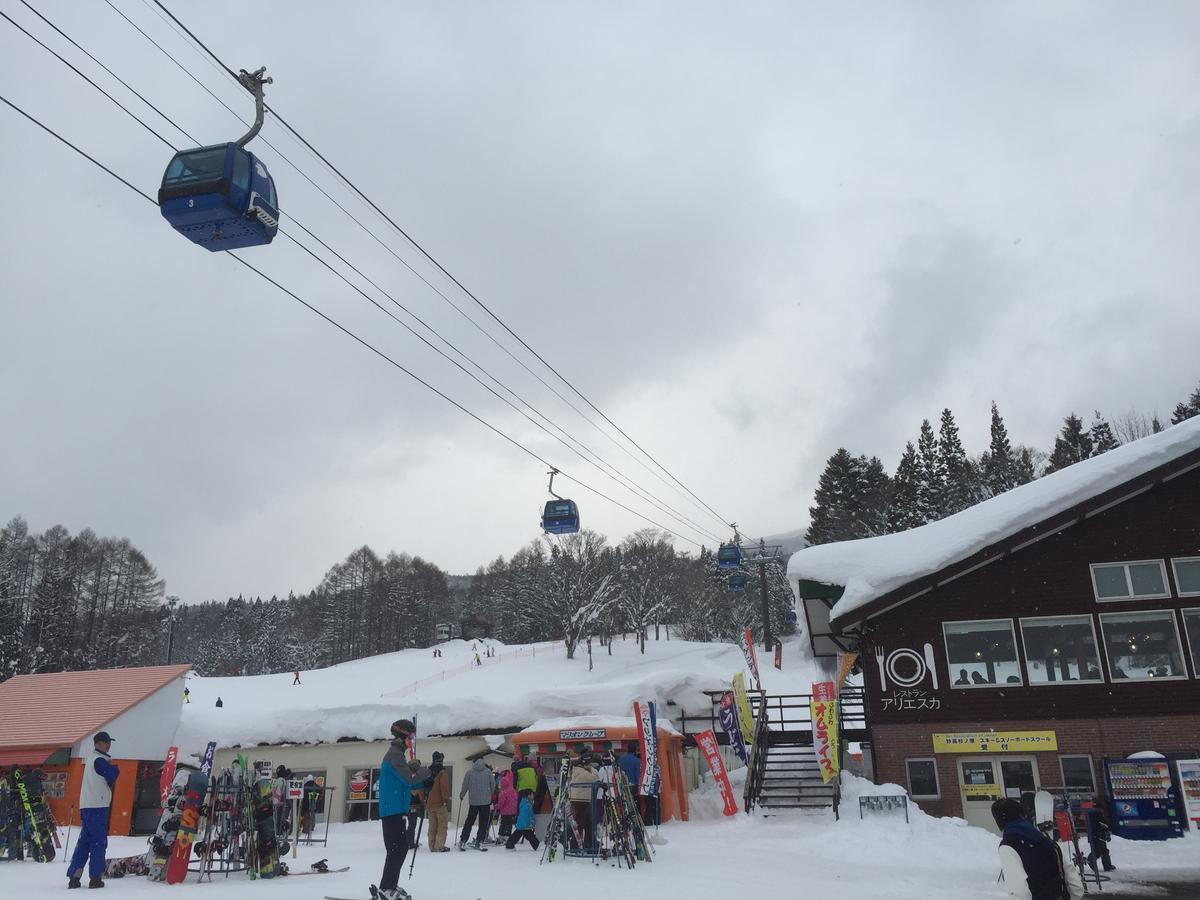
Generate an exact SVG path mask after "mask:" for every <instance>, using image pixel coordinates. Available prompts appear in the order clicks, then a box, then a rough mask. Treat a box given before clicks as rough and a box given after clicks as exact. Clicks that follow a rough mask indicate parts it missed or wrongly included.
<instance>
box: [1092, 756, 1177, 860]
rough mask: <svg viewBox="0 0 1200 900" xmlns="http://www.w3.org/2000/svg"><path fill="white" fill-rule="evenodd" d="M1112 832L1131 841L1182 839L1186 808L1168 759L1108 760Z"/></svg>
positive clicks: (1105, 765) (1105, 772)
mask: <svg viewBox="0 0 1200 900" xmlns="http://www.w3.org/2000/svg"><path fill="white" fill-rule="evenodd" d="M1104 774H1105V777H1106V779H1107V781H1108V796H1109V798H1110V799H1111V800H1112V810H1113V829H1112V830H1113V833H1114V834H1116V835H1118V836H1120V837H1123V838H1129V839H1130V840H1138V841H1161V840H1166V839H1167V838H1172V837H1183V809H1182V807H1181V805H1180V802H1179V801H1180V798H1179V796H1178V795H1177V793H1176V791H1175V785H1174V784H1173V783H1172V782H1171V767H1170V764H1169V763H1168V762H1167V760H1166V759H1162V758H1159V759H1106V760H1105V761H1104Z"/></svg>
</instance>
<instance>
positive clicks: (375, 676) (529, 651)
mask: <svg viewBox="0 0 1200 900" xmlns="http://www.w3.org/2000/svg"><path fill="white" fill-rule="evenodd" d="M475 643H478V647H479V649H478V652H479V655H480V657H481V662H482V665H481V666H474V665H472V663H473V661H474V658H475V654H476V650H475V649H473V645H474V644H475ZM485 644H487V645H491V646H492V647H493V648H494V649H495V655H494V656H490V657H489V656H487V655H485V653H484V646H485ZM438 646H439V647H440V648H441V650H442V656H440V657H435V656H433V648H423V649H419V650H402V651H400V652H398V653H385V654H383V655H380V656H373V657H369V658H366V659H359V660H354V661H353V662H346V663H341V664H340V665H336V666H331V667H329V668H326V669H316V670H313V671H309V672H301V673H300V679H301V683H300V684H299V685H296V686H292V674H291V673H290V672H287V673H283V674H279V675H256V676H243V677H227V678H203V677H200V676H192V677H191V678H190V679H189V686H190V688H191V703H190V704H188V705H185V706H184V707H183V718H182V721H181V723H180V728H179V734H178V736H177V738H176V743H177V744H178V745H179V748H180V752H181V753H183V754H186V753H193V752H197V751H198V750H202V749H203V747H204V745H205V743H207V742H208V741H210V740H215V741H217V743H218V745H219V746H221V747H231V746H234V745H240V746H243V747H249V746H254V745H256V744H259V743H270V744H275V743H284V742H288V743H318V742H332V741H337V740H338V739H339V738H357V739H359V740H383V739H385V738H386V737H387V736H388V728H389V726H390V725H391V723H392V722H394V721H395V720H396V719H399V718H415V719H416V721H417V735H418V737H426V736H429V735H451V734H461V733H464V732H473V733H484V734H486V733H500V732H504V733H513V732H516V731H520V730H522V729H524V728H526V727H528V726H529V725H531V724H533V723H534V722H537V721H539V720H546V719H559V718H565V717H572V716H589V717H593V719H594V720H599V718H600V717H619V718H622V719H624V718H626V717H629V716H632V714H633V701H634V700H655V701H657V702H658V716H659V722H660V724H662V725H664V726H667V725H668V722H667V719H668V718H669V717H670V716H677V715H678V713H679V711H680V710H682V709H686V710H687V711H688V712H689V713H695V714H699V713H701V712H704V711H707V710H708V709H709V708H710V706H709V699H708V697H707V696H706V695H705V694H704V693H703V692H704V691H706V690H719V689H722V688H727V687H728V686H729V681H730V679H731V678H732V677H733V674H734V673H735V672H739V671H742V670H744V668H745V659H744V657H743V656H742V651H741V649H740V648H739V647H738V645H736V644H722V643H699V642H691V641H679V640H669V641H666V640H664V641H654V640H650V641H647V642H646V653H645V655H642V654H641V653H639V652H638V645H637V641H635V640H633V639H632V638H631V639H630V640H620V639H617V640H614V641H613V645H612V655H611V656H610V655H609V654H608V648H606V647H601V646H599V645H598V644H595V643H594V644H593V647H592V668H591V669H590V670H589V667H588V654H587V647H586V646H580V647H579V648H578V649H577V650H576V653H575V659H573V660H568V659H567V658H566V652H565V651H564V649H563V647H562V645H561V644H552V643H539V644H526V645H523V646H505V645H504V644H501V643H499V642H498V641H487V642H483V641H480V642H472V641H460V640H456V641H448V642H446V643H444V644H439V645H438ZM761 665H762V673H761V674H762V679H763V687H764V688H765V689H766V690H767V691H769V692H771V693H808V691H809V690H810V688H811V685H812V682H813V680H823V678H824V676H821V675H820V673H819V671H818V669H817V668H816V666H815V665H814V663H813V662H812V660H811V658H810V657H809V656H808V648H807V643H806V642H803V641H800V640H797V639H785V641H784V656H783V670H782V671H780V670H776V669H774V668H773V667H771V665H770V663H769V662H767V661H766V659H765V658H764V659H763V661H762V663H761ZM218 697H220V698H221V702H222V704H223V705H222V706H221V707H219V708H218V707H217V706H216V700H217V698H218ZM668 701H671V702H673V703H674V704H675V705H674V706H668Z"/></svg>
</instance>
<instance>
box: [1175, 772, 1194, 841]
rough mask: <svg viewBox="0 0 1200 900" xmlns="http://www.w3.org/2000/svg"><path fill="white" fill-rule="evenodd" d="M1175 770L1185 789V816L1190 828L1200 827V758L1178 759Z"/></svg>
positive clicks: (1181, 785) (1183, 789) (1180, 784)
mask: <svg viewBox="0 0 1200 900" xmlns="http://www.w3.org/2000/svg"><path fill="white" fill-rule="evenodd" d="M1175 771H1176V772H1178V773H1179V786H1180V788H1181V789H1182V791H1183V796H1182V797H1181V798H1180V799H1181V800H1182V801H1183V818H1184V820H1185V821H1186V822H1187V825H1188V827H1189V828H1196V829H1200V759H1177V760H1175Z"/></svg>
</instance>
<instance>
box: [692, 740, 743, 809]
mask: <svg viewBox="0 0 1200 900" xmlns="http://www.w3.org/2000/svg"><path fill="white" fill-rule="evenodd" d="M696 746H697V747H699V748H700V752H701V753H703V754H704V760H705V762H707V763H708V767H709V769H711V770H712V773H713V780H715V781H716V782H717V787H719V788H720V789H721V799H722V800H723V801H725V810H724V812H725V815H727V816H736V815H737V811H738V805H737V798H736V797H734V795H733V785H731V784H730V783H729V774H728V773H727V772H726V771H725V760H723V759H721V751H720V749H718V747H717V736H716V735H715V734H713V731H712V729H711V728H710V729H708V731H702V732H700V733H699V734H698V735H696Z"/></svg>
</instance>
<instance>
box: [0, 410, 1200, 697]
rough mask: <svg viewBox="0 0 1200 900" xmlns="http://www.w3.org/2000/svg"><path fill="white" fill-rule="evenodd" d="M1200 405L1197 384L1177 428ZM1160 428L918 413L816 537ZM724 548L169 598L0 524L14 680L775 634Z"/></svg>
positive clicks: (779, 628) (775, 616) (845, 482)
mask: <svg viewBox="0 0 1200 900" xmlns="http://www.w3.org/2000/svg"><path fill="white" fill-rule="evenodd" d="M1197 415H1200V387H1197V388H1196V390H1195V391H1193V392H1192V394H1191V395H1190V396H1189V397H1188V399H1187V400H1185V401H1182V402H1180V403H1179V404H1178V405H1177V406H1176V407H1175V409H1174V411H1173V414H1172V416H1171V423H1172V424H1175V423H1178V422H1182V421H1183V420H1184V419H1188V418H1191V417H1192V416H1197ZM1160 430H1162V425H1161V424H1160V423H1159V422H1158V419H1157V418H1156V417H1154V416H1143V415H1140V414H1138V413H1136V412H1130V413H1127V414H1126V415H1124V416H1121V417H1118V418H1116V419H1113V420H1112V421H1107V420H1105V419H1104V418H1103V417H1102V416H1101V415H1100V414H1099V413H1096V414H1095V417H1094V418H1093V420H1092V422H1091V423H1090V424H1087V423H1085V422H1084V421H1083V420H1082V419H1081V418H1080V417H1078V416H1076V415H1074V414H1071V415H1069V416H1067V417H1066V419H1065V421H1064V423H1063V426H1062V429H1061V431H1060V433H1059V434H1058V436H1057V437H1056V438H1055V441H1054V446H1053V448H1052V449H1051V450H1050V451H1049V452H1042V451H1040V450H1036V449H1033V448H1030V447H1023V446H1017V447H1014V446H1012V444H1011V442H1010V441H1009V438H1008V432H1007V429H1006V428H1005V425H1004V420H1003V418H1002V417H1001V415H1000V412H999V410H998V409H997V408H996V406H995V405H994V404H993V406H992V425H991V440H990V444H989V446H988V449H987V450H986V451H983V452H982V453H980V454H978V455H975V456H972V455H970V454H968V453H967V451H966V449H965V448H964V446H963V443H962V440H961V438H960V437H959V433H958V426H957V424H956V423H955V421H954V415H953V413H951V412H950V410H948V409H947V410H943V411H942V414H941V417H940V420H939V422H938V426H937V428H936V429H935V428H934V426H933V424H932V423H931V422H929V421H925V422H922V423H921V427H920V430H919V433H918V436H917V440H916V443H915V444H914V443H912V442H910V443H909V444H908V445H907V446H906V447H905V448H904V452H903V453H902V454H901V456H900V461H899V465H898V466H897V467H896V470H895V472H894V473H893V474H892V475H889V474H888V473H887V471H886V470H885V469H884V466H883V463H882V462H880V460H879V459H878V458H876V457H871V458H867V457H866V456H854V455H853V454H851V453H850V452H849V451H847V450H845V449H840V450H838V451H837V452H836V453H834V454H833V456H831V457H830V458H829V462H828V464H827V466H826V468H825V471H824V473H823V474H822V475H821V479H820V483H819V485H818V487H817V490H816V495H815V498H814V499H815V503H814V505H813V507H812V509H811V510H810V513H811V524H810V527H809V530H808V535H807V537H808V540H809V541H810V542H812V543H826V542H829V541H837V540H847V539H852V538H860V537H870V536H873V535H878V534H887V533H890V532H895V531H902V530H904V529H906V528H913V527H915V526H918V525H922V524H924V523H926V522H931V521H934V520H936V519H940V518H942V517H944V516H948V515H951V514H953V513H955V512H958V511H959V510H961V509H965V508H966V507H968V506H970V505H971V504H973V503H978V502H979V501H980V500H983V499H986V498H987V497H991V496H994V495H996V494H999V493H1003V492H1004V491H1007V490H1011V489H1012V488H1014V487H1016V486H1017V485H1020V484H1024V483H1026V482H1029V481H1032V480H1033V479H1034V478H1037V477H1040V476H1041V475H1043V474H1045V473H1047V472H1051V471H1055V470H1057V469H1061V468H1064V467H1066V466H1069V465H1072V464H1074V463H1076V462H1078V461H1079V460H1081V459H1086V458H1088V457H1091V456H1096V455H1098V454H1100V453H1106V452H1108V451H1109V450H1111V449H1112V448H1114V447H1117V446H1119V445H1120V444H1122V443H1126V442H1128V441H1131V440H1135V439H1137V438H1140V437H1144V436H1145V435H1148V434H1152V433H1154V432H1157V431H1160ZM783 563H784V560H781V559H777V560H772V561H770V562H769V563H767V564H766V565H765V566H764V570H765V577H766V580H767V585H766V587H767V595H768V606H769V615H770V619H771V631H772V633H773V634H776V635H780V634H788V633H790V632H791V631H792V627H791V626H790V625H789V624H788V612H789V610H790V609H791V592H790V589H789V587H788V584H787V579H786V577H785V574H784V566H783ZM727 574H728V572H727V571H726V570H719V569H718V568H717V566H716V562H715V559H714V556H713V551H712V550H710V549H708V548H702V549H701V551H700V552H699V553H698V554H695V555H693V554H688V553H681V552H680V551H678V550H676V549H675V547H674V546H673V545H672V544H671V542H670V540H669V539H668V537H667V535H666V534H664V533H662V532H658V531H655V530H653V529H647V530H643V531H639V532H637V533H635V534H633V535H630V536H628V537H626V538H625V539H624V540H623V541H622V542H620V543H619V544H616V545H610V544H609V543H608V541H607V539H606V538H605V537H604V536H602V535H600V534H597V533H596V532H593V531H587V530H585V531H582V532H580V533H578V534H575V535H569V536H565V537H561V538H549V537H543V538H540V539H539V540H536V541H534V542H533V543H531V544H529V545H528V546H527V547H524V548H522V549H521V550H519V551H518V552H517V553H515V554H514V555H513V556H512V558H511V559H508V560H505V559H503V558H500V559H496V560H495V561H493V562H492V563H490V564H489V565H487V566H485V567H481V568H480V569H479V570H478V571H477V572H476V573H475V574H474V575H473V576H469V577H462V576H449V575H448V574H447V573H446V572H445V571H444V570H442V569H441V568H439V567H438V566H437V565H435V564H433V563H431V562H428V561H426V560H423V559H421V558H419V557H412V556H408V555H406V554H398V553H389V554H388V555H387V556H385V557H380V556H379V555H378V554H377V553H375V552H374V551H373V550H371V548H369V547H362V548H360V549H358V550H355V551H354V552H353V553H351V554H350V555H349V556H347V557H346V559H345V560H343V561H342V562H340V563H338V564H337V565H335V566H333V567H332V568H331V569H330V570H329V571H328V573H326V575H325V577H324V578H323V579H322V580H321V583H320V584H319V585H317V586H316V587H315V588H313V589H312V590H311V591H309V592H308V593H307V594H303V595H301V596H296V595H294V594H289V595H288V596H286V597H271V598H270V599H268V600H263V599H262V598H261V597H243V596H239V597H235V598H229V599H227V600H224V601H210V602H206V603H186V604H185V603H178V604H175V603H172V602H171V601H172V600H173V599H174V598H169V597H167V596H165V591H164V582H163V579H162V578H161V577H160V576H159V574H158V572H157V571H156V570H155V568H154V566H153V565H151V563H150V561H149V560H148V559H147V558H146V557H145V555H144V554H143V553H141V552H140V551H139V550H138V549H137V548H136V547H134V546H133V545H132V544H131V543H130V541H129V540H127V539H124V538H109V537H98V536H97V535H96V534H95V533H94V532H93V531H91V530H90V529H84V530H83V531H81V532H79V533H78V534H76V535H74V536H72V535H71V534H70V533H69V532H68V531H67V530H66V529H65V528H63V527H61V526H58V525H56V526H54V527H53V528H50V529H48V530H47V531H45V532H43V533H42V534H32V533H30V531H29V526H28V525H27V524H26V522H25V520H24V519H22V518H20V517H19V516H18V517H16V518H14V519H12V520H11V521H10V522H9V523H8V524H7V525H5V526H3V527H2V528H0V680H3V679H5V678H8V677H10V676H12V675H16V674H20V673H25V672H55V671H62V670H67V669H92V668H106V667H114V666H134V665H156V664H160V663H164V662H166V661H167V658H168V641H169V640H170V641H171V644H172V646H171V660H172V661H174V662H187V663H191V664H192V665H194V666H195V668H196V670H197V671H199V672H200V673H202V674H205V675H228V674H235V673H242V672H246V673H249V674H259V673H264V672H287V671H291V670H293V669H309V668H314V667H317V666H323V665H330V664H334V663H339V662H343V661H346V660H350V659H358V658H360V657H364V656H370V655H373V654H377V653H386V652H389V651H393V650H400V649H404V648H408V647H425V646H428V645H430V644H431V643H433V642H434V640H435V634H436V625H437V624H439V623H443V622H445V623H461V622H464V621H471V622H475V623H480V624H481V625H482V627H483V628H484V629H485V630H486V632H487V633H490V634H492V635H494V636H495V637H497V638H500V639H501V640H504V641H506V642H508V643H520V642H529V641H541V640H560V641H562V642H563V644H564V646H565V648H566V652H567V654H568V655H571V656H573V655H574V654H575V652H576V650H577V648H578V647H579V645H580V643H581V642H586V641H587V640H588V639H589V638H596V639H597V640H599V641H600V642H602V643H603V642H606V641H607V639H608V638H610V637H612V636H616V635H632V636H633V637H635V638H636V639H637V640H639V641H640V642H642V646H643V649H644V642H645V640H647V639H648V638H659V637H665V636H669V635H667V634H666V632H667V631H668V630H669V631H670V632H671V633H673V634H674V635H675V636H677V637H681V638H687V639H694V640H732V639H735V638H736V637H737V636H738V635H739V634H740V633H741V631H742V629H743V628H746V627H749V628H751V629H752V630H753V631H754V634H755V637H756V638H760V637H761V626H762V614H761V602H760V582H759V578H760V575H759V567H758V564H756V563H749V564H746V565H745V566H744V568H743V574H744V575H745V576H746V578H747V582H748V583H747V586H746V590H745V591H744V592H740V593H731V592H730V591H729V590H728V588H727V584H726V576H727Z"/></svg>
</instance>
